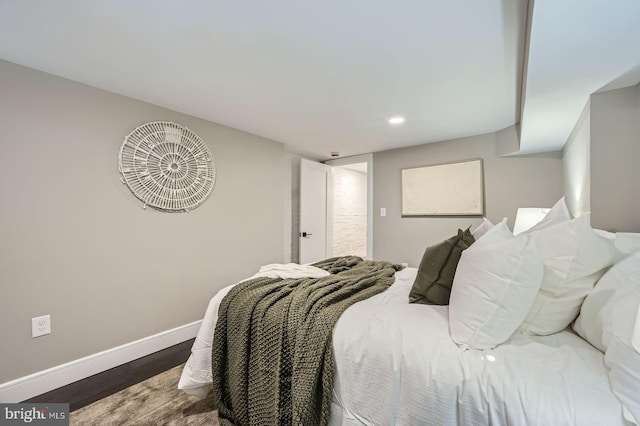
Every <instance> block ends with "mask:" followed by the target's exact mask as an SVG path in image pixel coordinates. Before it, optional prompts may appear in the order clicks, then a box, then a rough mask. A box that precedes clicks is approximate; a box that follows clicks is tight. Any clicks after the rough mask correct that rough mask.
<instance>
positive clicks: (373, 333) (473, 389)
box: [179, 268, 624, 425]
mask: <svg viewBox="0 0 640 426" xmlns="http://www.w3.org/2000/svg"><path fill="white" fill-rule="evenodd" d="M415 274H416V269H415V268H407V269H405V270H403V271H401V272H398V273H397V274H396V282H395V283H394V284H393V285H392V286H391V288H389V289H388V290H387V291H385V292H384V293H382V294H379V295H377V296H374V297H372V298H370V299H368V300H365V301H362V302H359V303H357V304H355V305H353V306H351V307H350V308H349V309H347V310H346V311H345V312H344V314H343V315H342V316H341V318H340V320H339V321H338V323H337V324H336V327H335V329H334V333H333V346H334V352H335V363H336V371H337V374H336V379H335V384H334V395H333V406H332V412H331V424H332V425H455V424H460V425H489V424H492V425H574V424H575V425H617V424H624V420H623V418H622V414H621V413H622V407H621V405H620V402H619V401H618V400H617V399H616V398H615V396H614V395H613V393H612V392H611V389H610V386H609V379H608V376H607V372H606V370H605V366H604V364H603V355H602V353H601V352H599V351H598V350H597V349H595V348H593V347H592V346H591V345H589V344H588V343H587V342H585V341H584V340H582V339H581V338H580V337H578V336H576V335H575V334H573V333H572V332H570V331H563V332H561V333H558V334H555V335H552V336H546V337H532V336H522V335H518V336H514V337H513V338H512V339H511V340H510V341H509V342H507V343H506V344H503V345H500V346H499V347H498V348H496V349H494V350H490V351H474V350H467V351H462V350H461V349H460V348H458V347H457V346H456V344H455V343H453V341H452V340H451V339H450V337H449V320H448V308H447V307H446V306H425V305H414V304H408V294H409V291H410V289H411V285H412V283H413V280H414V278H415ZM231 287H232V286H229V287H226V288H225V289H223V290H221V291H220V292H219V293H218V294H217V295H216V296H215V297H214V298H213V299H212V300H211V302H210V303H209V307H208V308H207V311H206V314H205V318H204V321H203V324H202V327H201V329H200V332H199V333H198V337H197V338H196V342H195V344H194V346H193V349H192V355H191V357H190V358H189V361H188V362H187V364H186V366H185V369H184V371H183V373H182V377H181V379H180V384H179V388H180V389H183V390H185V391H187V392H189V393H192V394H199V395H202V396H203V395H204V394H206V392H207V391H208V389H209V388H210V384H211V339H212V337H213V331H214V329H215V322H216V319H217V315H218V305H219V303H220V301H221V300H222V298H223V297H224V296H225V295H226V294H227V292H228V291H229V290H230V289H231Z"/></svg>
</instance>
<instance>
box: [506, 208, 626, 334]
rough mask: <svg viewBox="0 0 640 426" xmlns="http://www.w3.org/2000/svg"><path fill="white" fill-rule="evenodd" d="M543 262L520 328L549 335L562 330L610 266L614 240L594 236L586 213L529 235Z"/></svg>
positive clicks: (576, 314) (527, 331)
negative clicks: (533, 294)
mask: <svg viewBox="0 0 640 426" xmlns="http://www.w3.org/2000/svg"><path fill="white" fill-rule="evenodd" d="M532 237H533V239H534V241H535V245H536V248H537V249H538V254H539V255H540V257H541V258H542V262H543V264H544V277H543V279H542V284H541V285H540V291H539V292H538V294H537V296H536V298H535V301H534V302H533V306H532V307H531V310H530V311H529V313H528V314H527V316H526V318H525V320H524V322H523V323H522V325H521V326H520V328H519V331H521V332H523V333H527V334H538V335H549V334H554V333H557V332H559V331H562V330H563V329H565V328H566V327H567V326H568V325H569V324H571V322H572V321H573V320H574V319H575V318H576V316H578V313H579V312H580V306H581V305H582V301H583V300H584V298H585V296H586V295H587V294H588V293H589V291H590V290H591V289H592V288H593V286H594V284H595V283H596V281H598V279H599V278H600V277H601V276H602V274H603V273H604V272H605V268H607V267H608V266H611V264H612V263H613V260H614V258H615V255H616V250H615V248H614V246H613V243H612V242H611V241H610V240H608V239H606V238H604V237H601V236H599V235H597V234H596V233H595V232H594V231H593V229H591V226H590V225H589V214H588V213H586V214H583V215H582V216H580V217H579V218H577V219H573V220H570V221H566V222H561V223H559V224H556V225H552V226H549V227H547V228H544V229H540V230H538V231H536V232H535V233H533V234H532Z"/></svg>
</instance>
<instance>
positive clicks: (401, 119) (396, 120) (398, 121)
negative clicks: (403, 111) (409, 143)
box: [389, 116, 404, 124]
mask: <svg viewBox="0 0 640 426" xmlns="http://www.w3.org/2000/svg"><path fill="white" fill-rule="evenodd" d="M402 123H404V117H401V116H397V117H391V118H390V119H389V124H402Z"/></svg>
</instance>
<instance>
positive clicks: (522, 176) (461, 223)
mask: <svg viewBox="0 0 640 426" xmlns="http://www.w3.org/2000/svg"><path fill="white" fill-rule="evenodd" d="M503 136H504V135H503ZM513 137H515V133H513ZM495 151H496V134H495V133H491V134H487V135H480V136H474V137H469V138H464V139H457V140H452V141H446V142H440V143H433V144H426V145H420V146H417V147H410V148H401V149H395V150H390V151H383V152H377V153H374V156H373V164H374V167H373V170H374V183H373V190H374V196H373V205H374V220H373V232H374V237H373V256H374V258H375V259H386V260H390V261H394V262H407V263H409V265H410V266H417V265H418V264H419V262H420V259H421V258H422V254H423V253H424V249H425V248H426V247H427V246H429V245H431V244H434V243H436V242H439V241H442V240H443V239H445V238H448V237H450V236H452V235H454V234H455V233H456V231H457V229H458V228H467V227H468V226H470V225H471V226H472V227H473V226H476V225H478V224H479V223H480V222H481V219H480V218H472V217H452V218H444V217H406V218H403V217H401V209H400V204H401V194H400V180H401V179H400V175H401V170H402V169H404V168H409V167H418V166H424V165H429V164H438V163H445V162H451V161H459V160H466V159H471V158H482V159H483V163H484V188H485V212H486V213H485V215H486V216H487V217H488V218H489V220H491V221H492V222H494V223H497V222H499V221H500V220H501V219H502V218H503V217H508V218H509V226H510V227H513V222H514V219H515V214H516V210H517V208H518V207H550V206H552V205H553V203H555V202H556V201H558V200H559V199H560V197H562V195H563V176H562V159H561V157H560V155H558V154H557V153H555V154H549V155H547V156H546V157H545V156H541V155H539V156H527V157H496V155H495ZM381 207H386V209H387V216H386V217H380V214H379V212H380V208H381Z"/></svg>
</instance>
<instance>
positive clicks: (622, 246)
mask: <svg viewBox="0 0 640 426" xmlns="http://www.w3.org/2000/svg"><path fill="white" fill-rule="evenodd" d="M615 235H616V238H615V240H614V244H615V246H616V248H617V249H618V251H619V252H620V253H622V254H623V255H626V254H630V253H635V252H637V251H640V234H637V233H632V232H616V234H615Z"/></svg>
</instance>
